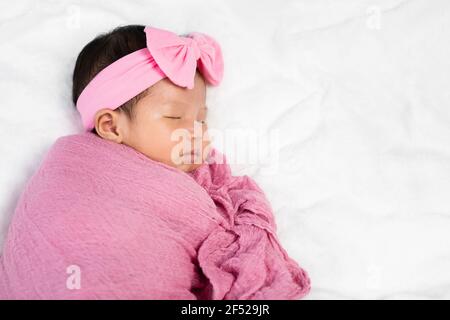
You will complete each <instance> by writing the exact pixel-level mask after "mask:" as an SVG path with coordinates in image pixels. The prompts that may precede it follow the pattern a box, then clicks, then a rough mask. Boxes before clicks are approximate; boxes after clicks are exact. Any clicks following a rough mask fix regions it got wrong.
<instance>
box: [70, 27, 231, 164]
mask: <svg viewBox="0 0 450 320" xmlns="http://www.w3.org/2000/svg"><path fill="white" fill-rule="evenodd" d="M143 30H144V26H139V25H131V26H125V27H119V28H117V29H115V30H113V31H112V32H110V33H107V34H104V35H101V36H98V37H97V38H95V39H94V40H93V41H91V42H90V43H89V44H88V45H86V47H85V48H84V49H83V50H82V51H81V53H80V54H79V56H78V59H77V62H76V66H75V70H74V73H73V102H74V104H75V105H76V104H77V101H78V100H79V98H80V95H81V93H82V92H83V90H84V89H85V88H86V86H87V85H88V83H89V82H91V80H92V79H93V78H94V77H95V76H96V75H97V74H98V73H99V72H100V71H101V70H103V69H104V68H105V67H107V66H109V65H111V64H112V63H113V62H115V61H117V60H119V59H121V58H123V57H125V56H126V55H129V54H131V53H133V52H135V51H137V50H141V49H144V48H146V47H147V40H146V34H145V33H144V32H143ZM149 32H150V31H149ZM149 37H150V39H149V41H151V40H152V39H151V35H150V36H149ZM203 37H204V38H205V39H208V40H209V43H208V45H209V46H211V47H215V48H216V49H220V48H219V47H218V44H217V43H215V41H214V40H212V39H210V38H209V37H208V38H207V36H206V35H203ZM203 41H204V40H203ZM177 54H179V55H183V54H186V53H185V52H180V53H177ZM211 58H214V59H216V61H214V63H215V65H213V67H214V68H216V69H217V70H210V71H209V72H211V71H214V72H215V73H216V74H214V77H215V78H212V77H211V75H210V74H207V76H209V77H210V78H208V79H209V80H210V81H212V83H213V84H217V83H218V82H219V81H220V80H221V78H222V74H223V62H222V56H221V53H220V50H217V52H216V56H213V57H210V59H211ZM194 61H195V60H194ZM190 71H194V70H190ZM159 72H160V71H159ZM207 72H208V71H207ZM158 76H160V77H161V78H162V79H161V80H159V77H155V79H151V80H150V83H151V82H153V81H156V83H155V84H153V85H151V86H150V87H148V88H145V89H144V90H143V91H142V92H138V91H140V87H139V86H138V87H139V88H138V89H135V91H133V90H132V92H133V93H131V94H129V96H131V95H133V94H134V93H136V92H138V93H137V95H136V96H134V97H131V98H130V100H128V101H126V102H125V103H123V104H121V105H120V106H117V109H113V108H112V106H111V105H103V106H101V105H99V106H97V107H96V109H99V110H96V113H95V115H94V116H93V124H92V125H93V126H94V127H93V128H92V131H93V132H94V133H96V134H98V135H99V136H100V137H102V138H103V139H107V140H110V141H114V142H116V143H123V144H125V145H127V146H130V147H132V148H134V149H135V150H138V151H139V152H141V153H143V154H144V155H146V156H147V157H149V158H151V159H154V160H156V161H160V162H162V163H165V164H167V165H169V166H173V167H176V168H178V169H180V170H182V171H186V172H188V171H192V170H194V169H195V168H197V167H198V166H199V165H200V164H201V163H202V160H204V158H205V157H206V155H207V154H208V151H207V150H208V149H207V147H208V146H209V141H208V138H207V136H206V135H205V133H206V130H207V124H206V115H207V106H206V82H205V79H204V78H203V76H202V74H201V73H200V72H199V71H196V72H195V78H194V80H193V88H191V89H187V88H185V87H182V86H178V85H175V84H174V83H173V82H172V81H171V80H170V79H168V78H163V75H162V74H161V75H159V74H158ZM188 76H192V75H188ZM130 80H134V81H137V79H122V80H120V81H130ZM190 81H192V79H190ZM119 83H120V82H119ZM131 85H134V83H131ZM108 90H111V88H110V87H108ZM114 107H116V105H114ZM81 108H83V106H81ZM83 112H84V110H83ZM196 124H197V126H196ZM195 127H197V130H195V132H194V128H195ZM182 130H185V133H186V135H183V136H182V138H184V142H185V143H183V144H181V145H180V144H179V143H178V141H177V140H176V139H175V138H176V137H175V136H174V132H177V131H178V132H180V133H182V132H183V131H182ZM194 134H195V135H194ZM187 138H190V141H187ZM188 142H190V143H188ZM177 146H179V148H177ZM183 147H187V148H188V150H184V149H183ZM195 147H196V148H195ZM176 151H179V152H177V153H176Z"/></svg>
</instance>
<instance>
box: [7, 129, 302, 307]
mask: <svg viewBox="0 0 450 320" xmlns="http://www.w3.org/2000/svg"><path fill="white" fill-rule="evenodd" d="M210 158H211V159H212V160H213V162H214V161H215V162H216V163H210V164H203V165H202V166H200V167H199V168H198V169H196V170H195V171H193V172H191V173H185V172H182V171H180V170H178V169H176V168H172V167H169V166H167V165H165V164H162V163H159V162H156V161H153V160H151V159H149V158H147V157H146V156H144V155H143V154H141V153H139V152H137V151H135V150H134V149H132V148H129V147H127V146H125V145H121V144H116V143H113V142H109V141H107V140H103V139H101V138H99V137H97V136H96V135H94V134H92V133H83V134H79V135H71V136H66V137H62V138H59V139H58V140H57V141H56V143H55V144H54V145H53V146H52V148H51V149H50V151H49V152H48V154H47V155H46V157H45V159H44V161H43V162H42V164H41V166H40V167H39V169H38V170H37V172H36V173H35V174H34V175H33V177H32V178H31V179H30V180H29V182H28V183H27V185H26V188H25V190H24V191H23V193H22V195H21V197H20V199H19V203H18V205H17V208H16V210H15V213H14V215H13V218H12V222H11V224H10V227H9V230H8V234H7V237H6V239H5V244H4V248H3V252H2V256H1V259H0V298H1V299H299V298H301V297H303V296H304V295H306V294H307V293H308V292H309V290H310V280H309V277H308V274H307V273H306V272H305V271H304V270H303V269H302V268H300V267H299V265H298V264H297V263H296V262H295V261H294V260H292V259H291V258H289V256H288V255H287V253H286V251H285V250H284V249H283V248H282V247H281V245H280V242H279V240H278V239H277V236H276V225H275V221H274V217H273V214H272V210H271V207H270V205H269V203H268V201H267V199H266V197H265V196H264V193H263V192H262V190H261V189H260V188H259V187H258V186H257V185H256V183H255V182H254V181H253V180H252V179H251V178H250V177H248V176H239V177H236V176H232V175H231V172H230V168H229V165H228V164H227V163H222V164H220V163H219V161H217V160H218V159H219V160H224V157H223V155H222V154H220V153H219V152H218V151H216V150H214V149H212V151H211V153H210Z"/></svg>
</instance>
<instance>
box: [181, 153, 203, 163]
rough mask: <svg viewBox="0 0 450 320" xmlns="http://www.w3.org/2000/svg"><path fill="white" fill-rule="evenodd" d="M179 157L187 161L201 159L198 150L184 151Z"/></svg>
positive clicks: (194, 161)
mask: <svg viewBox="0 0 450 320" xmlns="http://www.w3.org/2000/svg"><path fill="white" fill-rule="evenodd" d="M181 158H183V160H184V161H187V162H188V163H197V162H198V161H199V160H200V159H201V152H200V150H191V151H186V152H183V153H182V154H181Z"/></svg>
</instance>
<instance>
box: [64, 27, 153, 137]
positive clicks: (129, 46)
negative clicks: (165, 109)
mask: <svg viewBox="0 0 450 320" xmlns="http://www.w3.org/2000/svg"><path fill="white" fill-rule="evenodd" d="M144 28H145V26H143V25H127V26H122V27H118V28H115V29H113V30H112V31H110V32H108V33H104V34H100V35H98V36H97V37H96V38H95V39H94V40H92V41H91V42H89V43H88V44H87V45H86V46H85V47H84V48H83V50H81V52H80V54H79V55H78V58H77V61H76V63H75V69H74V71H73V82H72V100H73V103H74V105H76V103H77V100H78V97H79V96H80V94H81V92H82V91H83V90H84V88H85V87H86V86H87V85H88V83H89V82H90V81H91V80H92V79H93V78H94V77H95V76H96V75H97V74H98V73H99V72H100V71H102V70H103V69H104V68H106V67H107V66H109V65H110V64H112V63H113V62H114V61H116V60H119V59H120V58H122V57H124V56H126V55H128V54H130V53H132V52H134V51H136V50H139V49H143V48H145V47H146V46H147V43H146V36H145V32H144ZM146 92H147V90H145V91H143V92H141V93H140V94H138V95H137V96H135V97H134V98H132V99H131V100H129V101H127V102H126V103H124V104H123V105H121V106H120V107H119V108H118V109H117V110H119V111H122V112H124V113H125V114H126V115H127V116H128V117H129V118H130V119H131V118H132V117H133V107H134V105H136V103H137V102H138V101H139V100H140V99H141V98H142V97H143V96H144V95H145V94H146ZM92 132H93V133H96V130H95V128H94V129H92Z"/></svg>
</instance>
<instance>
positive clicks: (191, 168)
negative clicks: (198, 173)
mask: <svg viewBox="0 0 450 320" xmlns="http://www.w3.org/2000/svg"><path fill="white" fill-rule="evenodd" d="M201 165H202V163H193V164H182V165H179V166H177V167H178V169H180V170H181V171H184V172H192V171H194V170H195V169H197V168H199V167H200V166H201Z"/></svg>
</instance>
